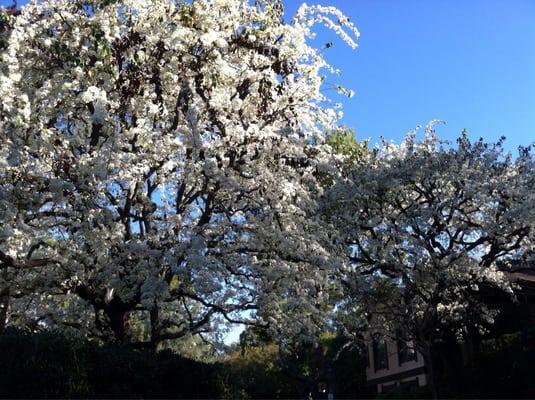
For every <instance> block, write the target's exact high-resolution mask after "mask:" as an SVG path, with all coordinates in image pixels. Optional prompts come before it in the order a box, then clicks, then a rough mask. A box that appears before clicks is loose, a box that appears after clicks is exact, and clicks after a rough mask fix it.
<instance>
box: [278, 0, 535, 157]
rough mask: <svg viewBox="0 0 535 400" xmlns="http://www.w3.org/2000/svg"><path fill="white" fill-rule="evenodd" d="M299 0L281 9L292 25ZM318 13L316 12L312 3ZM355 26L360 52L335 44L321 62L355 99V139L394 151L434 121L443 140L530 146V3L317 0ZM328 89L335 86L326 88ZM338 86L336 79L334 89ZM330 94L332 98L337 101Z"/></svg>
mask: <svg viewBox="0 0 535 400" xmlns="http://www.w3.org/2000/svg"><path fill="white" fill-rule="evenodd" d="M301 2H302V1H300V0H284V3H285V5H286V13H287V15H288V16H290V15H293V13H294V12H295V10H296V9H297V8H298V6H299V5H300V4H301ZM309 4H316V2H309ZM320 4H322V5H333V6H336V7H338V8H339V9H341V10H342V11H344V13H345V14H346V15H347V16H348V17H349V18H350V19H351V20H352V21H353V22H354V23H355V24H356V25H357V27H358V28H359V30H360V33H361V38H360V41H359V47H358V49H357V50H356V51H353V50H351V49H350V48H349V47H348V46H346V45H345V44H344V43H343V42H341V41H339V40H336V36H335V35H334V34H332V33H328V32H325V30H319V34H318V43H319V44H323V43H326V42H328V41H331V40H332V41H333V42H334V47H333V48H331V49H329V50H327V52H328V53H326V57H327V59H328V60H329V61H330V62H331V63H332V64H334V66H335V67H337V68H340V69H341V70H342V76H341V77H340V78H338V79H339V81H340V82H341V83H342V84H343V85H344V86H346V87H348V88H351V89H353V90H355V92H356V96H355V97H353V98H352V99H341V101H342V102H343V103H344V114H345V116H344V119H343V123H344V124H345V125H347V126H348V127H352V128H354V129H355V131H356V133H357V137H358V138H359V139H366V138H371V142H372V143H373V142H375V141H377V140H378V139H379V137H380V136H381V135H382V136H384V137H386V138H387V139H392V140H395V141H399V140H400V139H401V138H402V137H403V135H404V134H405V133H406V132H407V131H409V130H411V129H413V128H414V127H415V126H416V125H417V124H422V125H424V124H425V123H426V122H427V121H429V120H432V119H435V118H438V119H441V120H444V121H446V122H447V124H446V125H444V126H440V127H438V128H437V131H438V133H439V135H440V136H442V137H445V138H448V139H452V140H453V139H455V138H456V137H457V135H458V134H459V133H460V131H461V130H462V129H463V128H466V129H468V132H469V134H470V137H472V138H474V139H477V138H479V137H483V138H485V139H486V140H489V141H494V140H497V139H498V138H499V137H500V136H501V135H505V136H506V137H507V142H506V148H507V149H508V150H511V151H516V148H517V146H518V145H520V144H528V143H532V142H534V141H535V1H533V0H449V1H446V0H434V1H425V0H321V1H320ZM331 79H333V78H331ZM333 81H334V79H333ZM333 94H334V93H333Z"/></svg>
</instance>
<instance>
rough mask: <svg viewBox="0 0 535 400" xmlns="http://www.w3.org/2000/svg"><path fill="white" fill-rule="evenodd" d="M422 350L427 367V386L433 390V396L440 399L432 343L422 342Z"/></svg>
mask: <svg viewBox="0 0 535 400" xmlns="http://www.w3.org/2000/svg"><path fill="white" fill-rule="evenodd" d="M420 346H421V352H422V356H423V357H424V361H425V366H426V369H427V386H428V387H429V390H430V391H431V398H432V399H438V391H437V385H436V376H435V369H434V364H433V354H432V352H431V343H430V342H429V341H424V342H422V343H421V345H420Z"/></svg>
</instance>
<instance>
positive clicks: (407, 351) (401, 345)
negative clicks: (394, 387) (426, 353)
mask: <svg viewBox="0 0 535 400" xmlns="http://www.w3.org/2000/svg"><path fill="white" fill-rule="evenodd" d="M397 344H398V361H399V365H401V364H404V363H406V362H409V361H418V356H417V355H416V349H415V348H414V346H413V345H412V343H407V342H404V341H402V340H398V342H397Z"/></svg>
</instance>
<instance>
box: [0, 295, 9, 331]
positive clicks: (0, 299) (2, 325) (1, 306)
mask: <svg viewBox="0 0 535 400" xmlns="http://www.w3.org/2000/svg"><path fill="white" fill-rule="evenodd" d="M8 311H9V290H8V289H5V290H4V291H3V292H2V293H1V294H0V335H1V334H2V333H4V330H5V329H6V325H7V317H8Z"/></svg>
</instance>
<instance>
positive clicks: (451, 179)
mask: <svg viewBox="0 0 535 400" xmlns="http://www.w3.org/2000/svg"><path fill="white" fill-rule="evenodd" d="M534 165H535V163H534V157H533V154H532V152H531V149H530V148H522V149H521V151H520V153H519V155H518V157H516V159H513V158H512V157H511V155H510V154H507V153H505V152H504V151H503V147H502V142H499V143H497V144H495V145H489V144H487V143H484V142H483V141H482V140H481V141H478V142H475V143H471V142H470V141H469V139H468V137H467V135H466V134H463V135H462V136H461V137H460V138H459V139H458V141H457V146H456V147H455V146H452V145H451V144H449V143H445V142H442V141H440V140H439V139H438V138H437V136H436V135H435V133H434V130H433V127H432V125H430V126H428V127H427V129H426V137H425V139H424V140H422V141H417V140H416V139H415V136H414V133H411V134H409V135H408V136H407V137H406V139H405V140H404V141H403V142H402V143H401V144H400V145H394V144H392V143H388V142H385V143H383V145H382V146H380V147H378V148H377V151H376V152H375V153H374V154H373V155H372V158H371V159H370V161H369V162H368V163H366V164H365V165H360V166H358V167H356V168H353V170H352V171H351V172H350V173H349V174H348V176H347V178H346V179H345V180H343V181H340V182H339V183H338V184H336V185H334V186H333V187H332V188H331V189H330V190H329V193H328V195H327V196H326V203H325V210H326V215H327V217H328V218H329V220H330V221H332V223H333V224H335V225H336V226H338V227H339V232H340V238H339V239H340V241H341V242H342V243H343V245H344V246H347V248H348V259H349V260H350V261H351V263H350V265H348V266H347V269H346V270H345V271H344V272H343V273H342V282H343V286H344V287H345V290H346V301H345V302H344V305H343V306H342V307H340V314H341V316H342V317H341V320H342V321H344V322H346V323H348V326H351V325H353V329H355V328H354V325H355V323H356V322H357V324H358V322H359V320H360V323H361V324H364V323H367V322H370V321H371V325H372V329H373V330H376V331H378V332H380V333H383V334H387V335H391V336H393V337H398V338H399V337H400V335H402V336H401V337H404V338H405V339H406V340H413V339H416V340H417V344H418V346H425V345H426V344H429V343H431V342H434V341H435V340H437V339H438V338H440V337H442V336H443V335H445V334H447V333H448V332H452V331H453V332H452V333H455V334H457V335H458V336H460V337H462V336H463V335H464V334H465V333H466V328H468V327H470V328H479V329H481V330H484V329H485V327H488V326H489V325H488V324H489V323H492V322H493V318H494V316H495V310H493V309H492V307H489V306H488V297H489V294H491V293H494V292H493V290H494V291H498V292H500V291H501V292H505V293H508V294H509V295H513V290H512V289H513V287H512V283H511V281H510V280H509V279H507V277H506V274H507V273H508V272H511V271H513V270H514V269H515V268H518V267H524V268H526V267H530V266H531V265H532V264H533V261H534V260H533V256H534V254H535V247H534V244H535V242H534V237H535V232H534V229H533V225H534V218H535V197H534V196H535V191H534V189H535V173H534V172H535V171H534ZM359 316H360V318H359ZM371 316H373V318H369V317H371ZM362 317H364V321H363V320H362ZM420 350H422V351H423V350H425V349H422V348H421V347H420Z"/></svg>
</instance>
